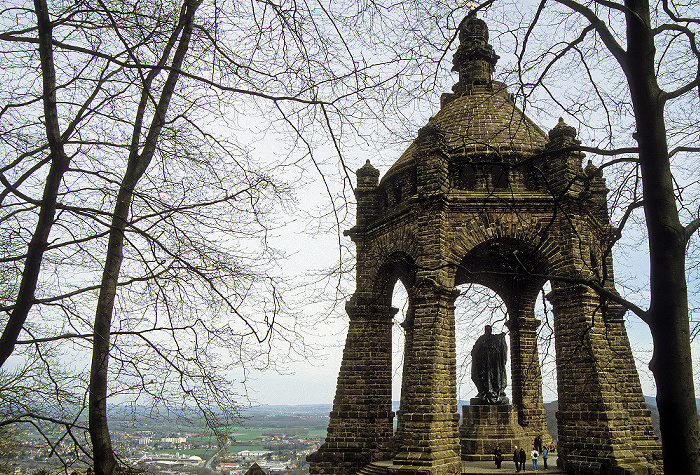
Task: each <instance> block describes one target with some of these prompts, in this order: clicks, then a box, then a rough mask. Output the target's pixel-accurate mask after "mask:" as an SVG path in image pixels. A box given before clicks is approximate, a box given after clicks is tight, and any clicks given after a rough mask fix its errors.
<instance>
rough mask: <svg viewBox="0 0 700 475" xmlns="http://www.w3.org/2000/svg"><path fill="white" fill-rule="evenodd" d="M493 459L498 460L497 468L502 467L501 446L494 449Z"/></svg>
mask: <svg viewBox="0 0 700 475" xmlns="http://www.w3.org/2000/svg"><path fill="white" fill-rule="evenodd" d="M493 460H494V462H496V468H501V462H503V451H502V450H501V446H500V445H497V446H496V448H495V449H494V450H493Z"/></svg>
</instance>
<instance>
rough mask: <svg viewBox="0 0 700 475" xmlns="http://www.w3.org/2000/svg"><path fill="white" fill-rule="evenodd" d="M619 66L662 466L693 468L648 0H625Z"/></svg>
mask: <svg viewBox="0 0 700 475" xmlns="http://www.w3.org/2000/svg"><path fill="white" fill-rule="evenodd" d="M626 6H627V7H628V8H629V9H630V10H629V12H628V13H627V44H628V51H627V64H626V65H624V67H625V73H626V74H627V79H628V81H629V85H630V93H631V97H632V103H633V106H634V112H635V118H636V125H637V131H636V138H637V142H638V144H639V160H640V164H641V173H642V183H643V190H644V213H645V216H646V225H647V230H648V235H649V258H650V290H651V305H650V308H649V311H648V316H649V319H648V322H649V326H650V329H651V334H652V337H653V340H654V356H653V357H652V360H651V363H650V365H649V366H650V369H651V370H652V372H653V374H654V379H655V380H656V387H657V396H656V402H657V405H658V408H659V417H660V420H661V437H662V439H663V458H664V471H665V473H667V474H682V473H683V474H684V473H688V474H690V473H700V451H699V449H700V438H699V437H700V425H699V424H698V415H697V408H696V404H695V390H694V382H693V367H692V357H691V349H690V323H689V319H688V289H687V284H686V278H685V247H686V239H685V230H684V228H683V226H682V225H681V222H680V218H679V215H678V209H677V207H676V197H675V192H674V187H673V176H672V174H671V165H670V160H669V157H668V144H667V141H666V125H665V119H664V106H665V101H664V96H663V91H661V89H660V87H659V86H658V83H657V79H656V69H655V63H654V60H655V47H654V36H653V33H652V29H651V20H650V15H649V2H648V0H627V1H626Z"/></svg>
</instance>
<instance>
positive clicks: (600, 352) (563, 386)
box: [548, 282, 656, 474]
mask: <svg viewBox="0 0 700 475" xmlns="http://www.w3.org/2000/svg"><path fill="white" fill-rule="evenodd" d="M553 287H554V288H553V290H552V292H551V293H550V294H549V295H548V298H549V300H550V301H551V302H552V305H553V307H554V331H555V338H556V345H555V346H556V359H557V379H558V394H559V411H558V412H557V420H558V429H559V444H558V447H557V450H558V455H559V463H560V464H561V465H563V468H565V469H567V470H572V471H575V472H580V473H601V474H607V473H647V472H653V470H655V468H656V467H655V466H653V464H650V463H649V460H648V459H647V457H646V456H645V455H643V454H642V453H641V452H640V450H639V448H638V447H637V444H636V443H634V442H633V439H632V438H631V437H630V432H631V430H630V428H631V426H632V425H634V422H633V421H632V420H630V412H629V411H628V410H627V401H626V398H628V397H630V396H625V395H624V393H623V391H625V390H626V389H625V387H627V390H629V389H631V386H630V385H634V383H632V382H630V380H629V378H628V377H627V375H628V374H629V372H630V371H635V370H634V369H633V366H632V367H629V366H630V364H631V365H633V362H632V361H631V360H627V361H624V360H620V359H619V353H618V351H619V350H620V344H623V343H625V342H623V341H621V340H619V338H620V336H621V335H620V331H623V330H624V327H620V326H619V324H620V323H622V322H619V321H618V322H616V323H613V322H612V321H611V324H612V327H611V326H610V325H607V324H606V322H605V319H606V317H605V315H604V306H602V305H601V299H600V297H599V296H597V295H596V294H595V293H593V292H592V291H591V290H590V289H588V288H587V287H584V286H582V285H580V286H579V285H564V284H561V283H557V282H553ZM613 327H615V328H613ZM610 330H613V332H612V333H611V332H610ZM625 338H626V336H625ZM626 344H627V345H629V343H628V342H627V343H626ZM637 384H638V380H637ZM634 392H636V393H637V394H640V393H641V388H639V387H638V388H637V389H636V390H635V391H634ZM636 410H637V408H635V409H634V410H633V412H634V411H636Z"/></svg>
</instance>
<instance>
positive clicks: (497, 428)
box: [460, 325, 530, 460]
mask: <svg viewBox="0 0 700 475" xmlns="http://www.w3.org/2000/svg"><path fill="white" fill-rule="evenodd" d="M492 331H493V330H492V327H491V325H486V328H485V330H484V334H483V335H481V336H480V337H479V338H478V339H477V340H476V343H474V347H473V348H472V353H471V354H472V381H474V384H475V385H476V389H477V391H478V394H477V396H476V397H474V398H471V400H470V401H469V405H468V406H466V405H465V406H462V417H463V422H462V427H461V428H460V439H461V446H462V460H491V458H493V450H494V449H495V448H496V447H497V446H498V447H500V448H501V450H502V451H503V452H504V453H506V454H510V453H512V452H513V449H514V448H515V447H516V446H517V447H528V442H529V439H530V437H529V436H528V435H527V434H526V433H525V430H524V429H523V428H522V426H520V424H518V413H517V411H516V410H515V409H514V408H513V406H511V405H510V403H509V401H508V398H507V397H506V391H505V389H506V386H507V380H508V378H507V375H506V362H507V361H508V345H507V344H506V334H505V333H499V334H496V335H495V334H493V332H492Z"/></svg>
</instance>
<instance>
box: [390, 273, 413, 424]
mask: <svg viewBox="0 0 700 475" xmlns="http://www.w3.org/2000/svg"><path fill="white" fill-rule="evenodd" d="M408 303H409V299H408V291H407V290H406V287H405V286H404V284H403V282H401V280H397V281H396V284H395V285H394V291H393V292H392V295H391V306H392V307H394V308H395V309H397V312H396V314H395V315H394V322H393V325H392V329H391V405H392V409H393V411H394V412H395V413H396V412H397V411H398V409H399V401H400V400H401V381H402V379H403V365H404V350H405V342H406V328H405V325H404V324H405V322H406V316H407V314H408ZM395 420H396V419H395Z"/></svg>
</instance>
